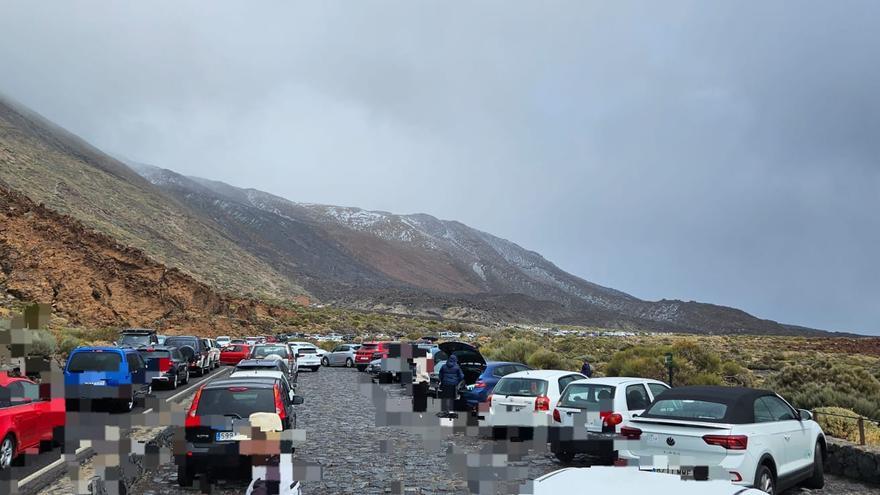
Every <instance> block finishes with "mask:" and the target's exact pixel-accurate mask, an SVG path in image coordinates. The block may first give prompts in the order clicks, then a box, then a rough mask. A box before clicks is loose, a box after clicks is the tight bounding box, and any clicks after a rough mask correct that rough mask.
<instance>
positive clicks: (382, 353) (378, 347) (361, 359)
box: [354, 342, 390, 371]
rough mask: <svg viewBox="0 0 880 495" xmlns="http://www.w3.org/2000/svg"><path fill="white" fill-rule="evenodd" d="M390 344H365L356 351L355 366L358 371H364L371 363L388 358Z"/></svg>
mask: <svg viewBox="0 0 880 495" xmlns="http://www.w3.org/2000/svg"><path fill="white" fill-rule="evenodd" d="M388 344H390V342H364V343H363V344H361V346H360V348H358V350H357V351H355V354H354V365H355V366H356V367H357V369H358V371H364V370H366V369H367V366H369V365H370V361H372V360H374V359H377V358H383V357H388Z"/></svg>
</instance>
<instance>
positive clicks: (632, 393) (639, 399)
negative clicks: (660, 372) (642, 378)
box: [623, 383, 651, 421]
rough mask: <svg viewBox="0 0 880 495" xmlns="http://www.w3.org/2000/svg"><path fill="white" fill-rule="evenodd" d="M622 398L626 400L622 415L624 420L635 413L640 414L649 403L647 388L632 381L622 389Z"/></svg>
mask: <svg viewBox="0 0 880 495" xmlns="http://www.w3.org/2000/svg"><path fill="white" fill-rule="evenodd" d="M623 399H624V400H625V402H626V411H625V414H624V417H623V420H624V421H627V420H629V419H631V418H632V417H633V415H635V414H642V413H643V412H645V409H647V408H648V405H649V404H650V403H651V398H650V396H649V395H648V389H647V388H645V385H644V384H642V383H632V384H629V385H627V386H626V389H624V396H623Z"/></svg>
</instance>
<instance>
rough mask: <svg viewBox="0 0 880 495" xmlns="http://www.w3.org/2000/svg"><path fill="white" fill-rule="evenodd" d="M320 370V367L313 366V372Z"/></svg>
mask: <svg viewBox="0 0 880 495" xmlns="http://www.w3.org/2000/svg"><path fill="white" fill-rule="evenodd" d="M319 369H321V367H320V366H312V372H315V371H318V370H319Z"/></svg>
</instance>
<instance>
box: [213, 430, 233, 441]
mask: <svg viewBox="0 0 880 495" xmlns="http://www.w3.org/2000/svg"><path fill="white" fill-rule="evenodd" d="M214 438H215V439H216V440H217V441H218V442H225V441H229V440H232V439H233V438H235V432H234V431H218V432H217V434H216V435H215V436H214Z"/></svg>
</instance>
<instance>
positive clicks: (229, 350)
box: [220, 344, 252, 366]
mask: <svg viewBox="0 0 880 495" xmlns="http://www.w3.org/2000/svg"><path fill="white" fill-rule="evenodd" d="M251 347H252V346H250V345H247V344H229V345H228V346H226V347H224V348H223V349H221V350H220V363H222V364H230V365H232V366H235V365H236V364H238V362H239V361H241V360H242V359H247V358H248V356H250V354H251Z"/></svg>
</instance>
